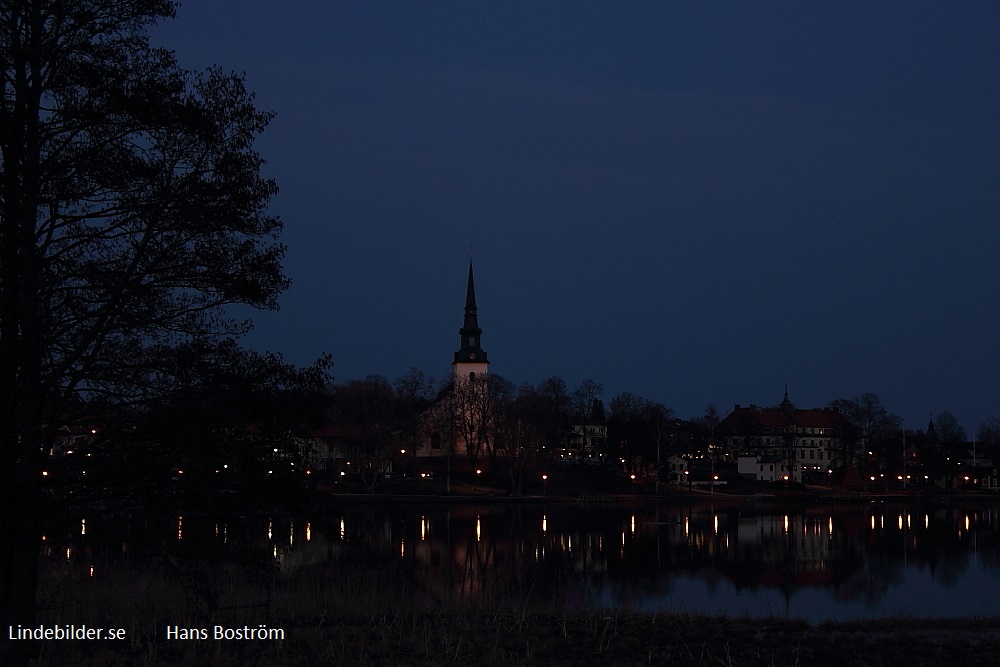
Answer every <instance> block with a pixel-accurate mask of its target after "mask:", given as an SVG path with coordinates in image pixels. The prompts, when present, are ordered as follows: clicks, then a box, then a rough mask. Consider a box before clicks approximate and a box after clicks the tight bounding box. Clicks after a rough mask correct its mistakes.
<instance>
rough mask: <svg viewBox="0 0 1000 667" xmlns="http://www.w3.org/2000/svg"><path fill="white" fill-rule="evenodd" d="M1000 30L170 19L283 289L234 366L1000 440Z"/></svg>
mask: <svg viewBox="0 0 1000 667" xmlns="http://www.w3.org/2000/svg"><path fill="white" fill-rule="evenodd" d="M998 35H1000V4H998V3H996V2H975V1H969V2H960V3H956V2H934V3H925V2H906V3H860V2H857V3H844V2H828V3H744V2H739V3H726V2H711V3H706V2H686V3H673V2H642V1H638V0H637V1H634V2H627V3H619V2H606V1H601V2H587V1H577V2H505V3H469V2H458V1H456V2H412V3H411V2H382V1H365V2H328V1H327V0H313V1H307V0H291V1H289V2H283V3H276V2H273V0H238V1H237V0H187V2H184V3H183V4H182V6H181V7H180V10H179V12H178V18H177V19H176V20H175V21H171V22H168V23H165V24H163V25H161V26H159V27H157V28H156V29H155V31H154V41H155V42H157V43H159V44H162V45H164V46H167V47H169V48H172V49H175V50H176V52H177V55H178V58H179V60H180V63H181V64H182V65H183V66H185V67H190V68H202V67H205V66H208V65H212V64H216V65H219V66H221V67H223V68H224V69H227V70H235V71H240V72H245V73H246V79H247V83H248V87H249V88H250V89H251V90H253V91H255V92H256V99H257V102H258V106H259V108H261V109H266V110H273V111H275V112H277V118H276V119H275V120H274V122H273V123H272V124H271V126H270V127H269V128H268V130H267V131H266V132H265V134H264V135H263V136H262V137H261V139H260V141H259V142H258V150H259V152H260V153H261V155H262V156H263V157H264V158H265V159H266V160H267V166H266V174H267V175H268V176H271V177H273V178H275V179H277V181H278V185H279V186H280V188H281V194H280V195H279V196H278V197H277V198H276V199H275V200H274V202H273V205H272V211H273V212H274V213H275V214H277V215H279V216H280V217H281V218H282V219H283V221H284V223H285V233H284V236H283V241H284V243H286V244H287V245H288V252H287V255H286V262H285V267H286V272H287V273H288V275H289V276H290V277H291V278H292V280H293V286H292V288H291V289H290V290H289V291H288V292H287V293H286V294H285V295H284V297H283V299H282V307H281V310H280V312H277V313H264V314H258V315H255V316H254V319H255V321H256V325H257V326H256V331H255V332H254V333H253V334H252V335H251V336H249V337H248V338H247V339H246V342H247V344H248V345H250V346H251V347H255V348H259V349H268V350H272V351H276V352H281V353H282V354H284V355H285V357H286V359H288V360H289V361H292V362H295V363H298V364H307V363H310V362H311V361H312V360H313V359H315V358H316V357H317V356H318V355H320V354H321V353H323V352H329V353H331V354H332V355H333V357H334V362H335V367H334V375H335V378H336V380H337V381H338V382H339V381H346V380H350V379H353V378H358V377H363V376H365V375H367V374H369V373H379V374H382V375H385V376H387V377H388V378H389V379H390V380H391V379H394V378H396V377H397V376H399V375H401V374H402V373H404V372H405V371H406V370H407V369H408V368H409V367H411V366H416V367H418V368H421V369H423V370H425V371H426V372H428V373H430V374H433V375H435V376H441V375H443V374H445V373H447V372H449V371H450V363H451V359H452V354H453V353H454V351H455V350H456V349H458V345H459V337H458V329H459V327H460V326H461V325H462V315H463V311H462V307H463V304H464V298H465V279H466V272H467V267H468V261H469V247H470V246H473V247H474V252H475V255H474V262H475V271H476V288H477V298H478V305H479V321H480V325H481V326H482V327H483V329H484V334H483V347H484V349H486V350H487V352H488V353H489V355H490V360H491V361H492V365H491V372H493V373H499V374H500V375H503V376H504V377H507V378H508V379H510V380H513V381H515V382H516V383H520V382H522V381H530V382H538V381H539V380H542V379H544V378H546V377H549V376H552V375H558V376H561V377H563V378H564V379H565V380H566V381H567V382H568V384H569V385H570V387H571V388H572V387H573V386H575V385H576V384H577V383H578V382H579V381H580V380H582V379H584V378H593V379H595V380H597V381H599V382H602V383H603V384H604V386H605V393H604V399H605V401H608V400H610V398H611V397H612V396H613V395H614V394H615V393H617V392H619V391H631V392H634V393H637V394H640V395H643V396H645V397H647V398H650V399H653V400H657V401H661V402H663V403H664V404H665V405H667V406H668V407H671V408H673V409H674V410H675V411H676V413H677V414H678V416H681V417H693V416H697V415H700V414H701V413H702V412H703V411H704V408H705V406H706V405H707V404H708V403H715V404H716V405H717V406H718V407H719V409H720V410H721V411H722V412H723V414H725V413H727V412H728V411H729V410H730V409H732V406H733V404H734V403H742V404H749V403H757V404H766V405H771V404H776V403H778V402H779V401H780V400H781V398H782V392H783V389H784V385H785V382H786V381H787V383H788V388H789V393H790V396H791V399H792V401H793V402H794V403H795V404H796V405H798V406H799V407H818V406H822V405H826V404H827V403H828V402H829V401H831V400H833V399H836V398H847V397H852V396H856V395H858V394H861V393H863V392H866V391H873V392H875V393H877V394H878V395H879V396H880V397H881V399H882V401H883V403H884V404H885V405H886V407H887V408H888V409H889V410H890V411H891V412H894V413H897V414H900V415H902V416H903V417H904V418H905V420H906V423H907V425H908V426H911V427H923V426H925V425H926V423H927V420H928V417H929V416H930V415H931V414H937V413H938V412H940V411H942V410H949V411H951V412H953V413H954V414H955V415H956V416H957V417H958V419H959V421H960V422H961V423H962V425H964V426H965V427H966V428H967V429H968V430H969V432H970V433H969V435H970V437H971V435H972V431H973V429H974V428H975V426H976V425H977V424H979V423H980V422H982V421H983V420H985V419H987V418H989V417H990V416H995V417H1000V392H998V390H997V386H998V385H997V380H998V378H1000V354H998V350H997V332H998V330H1000V310H998V307H997V295H998V288H1000V269H998V266H997V250H998V247H1000V231H998V224H997V223H998V221H1000V198H998V192H1000V39H998Z"/></svg>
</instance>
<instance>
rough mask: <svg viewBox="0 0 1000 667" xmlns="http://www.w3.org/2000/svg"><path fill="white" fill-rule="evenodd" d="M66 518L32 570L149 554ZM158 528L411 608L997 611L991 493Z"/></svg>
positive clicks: (268, 519) (443, 509)
mask: <svg viewBox="0 0 1000 667" xmlns="http://www.w3.org/2000/svg"><path fill="white" fill-rule="evenodd" d="M914 519H915V520H914ZM76 525H77V526H78V527H79V528H78V529H77V530H76V531H69V532H67V533H66V538H65V539H63V540H59V539H58V538H57V537H56V536H54V535H47V536H46V537H45V541H44V542H43V545H42V551H41V554H42V557H43V573H44V572H45V568H48V571H49V572H50V573H51V572H54V571H56V570H57V569H58V570H60V571H65V570H67V569H68V570H75V571H77V572H80V573H82V574H84V576H89V577H93V578H94V579H95V580H100V579H101V578H102V577H108V578H109V579H110V578H112V577H114V574H115V570H116V568H118V569H121V568H125V567H130V568H136V567H142V566H143V560H142V555H141V554H142V553H147V554H152V553H153V552H152V550H151V549H150V548H145V549H140V550H138V551H136V550H135V549H133V548H132V547H131V546H130V545H131V544H132V543H133V542H135V541H140V542H145V541H149V542H155V541H156V537H155V535H145V534H144V533H143V528H140V526H139V522H137V521H136V520H135V518H134V517H128V518H125V517H117V518H116V519H114V520H109V519H106V518H97V517H94V518H91V517H85V518H80V519H78V523H77V524H76ZM123 525H127V529H123V528H122V526H123ZM142 526H143V527H144V529H146V530H148V531H150V532H151V533H156V531H157V528H156V526H155V524H154V525H152V526H150V525H149V524H142ZM163 528H164V530H163V532H162V537H163V539H164V540H166V541H167V542H169V541H171V540H172V541H173V543H174V544H179V543H183V545H184V546H183V548H184V549H186V550H189V551H187V552H186V553H187V554H188V555H189V556H192V557H194V558H199V557H202V556H199V555H198V554H201V553H203V552H202V551H199V549H203V550H204V554H208V553H212V554H213V558H217V557H218V554H219V550H220V549H223V550H230V551H229V552H228V553H232V554H237V553H239V550H241V549H243V550H246V549H249V548H254V549H258V550H262V551H263V552H264V553H266V554H267V555H268V556H266V557H270V558H272V559H273V562H274V563H275V564H277V565H278V566H279V567H280V570H279V572H280V574H279V575H278V576H279V577H282V578H286V579H293V578H294V577H296V576H298V574H299V573H303V572H310V571H313V572H315V571H317V570H319V571H323V568H331V567H336V566H337V565H338V564H339V563H341V562H343V561H345V560H349V561H350V562H352V563H367V564H369V566H371V567H382V566H384V565H385V564H386V563H394V564H395V565H396V566H398V567H400V568H402V569H403V570H404V571H405V572H407V573H408V578H409V580H411V581H415V582H418V590H417V591H416V596H418V597H419V598H420V599H421V600H424V601H425V602H424V604H433V603H435V602H445V601H464V602H473V603H475V602H477V601H488V600H497V599H504V598H505V597H507V596H510V597H516V596H519V595H527V594H530V595H531V596H532V598H533V600H535V601H544V602H546V603H549V604H552V605H556V606H559V607H563V608H570V609H587V608H608V607H624V608H631V609H640V610H648V611H653V610H657V611H684V612H706V613H720V612H721V613H725V614H729V615H732V616H743V615H749V616H770V615H775V616H782V617H789V618H802V619H806V620H809V621H813V622H820V621H823V620H827V619H834V620H847V619H862V618H878V617H885V616H897V615H906V616H933V617H942V616H969V615H974V616H994V615H1000V595H996V592H998V591H1000V539H998V538H1000V526H998V512H997V510H996V509H995V508H994V506H993V505H982V506H968V507H964V506H963V507H950V506H941V507H934V508H924V507H919V508H918V507H911V506H904V505H881V504H880V505H847V506H844V505H828V506H820V505H814V506H808V507H789V506H784V507H780V508H771V507H767V506H753V505H731V506H713V505H683V506H680V505H674V506H670V505H660V506H655V505H648V506H647V505H638V506H633V507H615V506H605V505H602V506H582V505H576V504H572V503H548V504H545V505H541V504H539V505H502V504H496V505H482V506H451V505H430V504H429V505H425V506H415V505H413V504H408V505H405V506H403V505H401V506H385V505H384V506H379V507H377V508H360V507H359V508H350V509H345V510H344V511H343V512H342V513H340V514H335V515H327V516H321V515H316V516H309V517H304V516H301V517H277V516H258V517H226V518H223V517H199V516H196V515H194V514H192V513H185V514H184V515H183V516H181V515H178V514H174V515H172V521H171V520H167V521H165V522H164V523H163ZM122 530H124V532H125V536H124V537H123V536H122V535H121V534H120V533H121V531H122ZM118 545H120V548H119V547H118ZM112 546H114V547H115V548H112ZM133 552H136V553H133ZM204 557H206V558H207V556H204ZM154 560H155V558H154V556H152V555H150V556H149V561H150V563H152V562H154ZM426 601H431V602H426Z"/></svg>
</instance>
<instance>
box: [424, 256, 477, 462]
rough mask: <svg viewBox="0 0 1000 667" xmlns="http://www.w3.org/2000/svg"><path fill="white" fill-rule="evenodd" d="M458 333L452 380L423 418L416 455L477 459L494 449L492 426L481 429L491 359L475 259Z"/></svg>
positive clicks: (452, 366) (470, 267)
mask: <svg viewBox="0 0 1000 667" xmlns="http://www.w3.org/2000/svg"><path fill="white" fill-rule="evenodd" d="M458 335H459V348H458V351H457V352H455V357H454V360H453V361H452V363H451V368H452V381H451V383H450V384H449V385H448V386H447V387H446V388H445V389H444V390H443V391H442V392H441V393H440V394H439V395H438V398H437V400H436V401H435V402H434V405H432V406H431V407H430V408H429V409H428V410H427V412H425V413H424V415H423V417H422V419H421V421H422V428H421V430H422V437H421V438H420V439H419V444H418V446H417V450H416V456H422V457H428V456H449V455H452V456H467V457H468V458H469V459H470V461H474V460H476V459H477V458H479V457H480V456H482V455H483V454H485V453H486V452H487V451H488V450H489V448H490V444H491V443H489V442H487V440H486V439H487V438H488V437H489V436H488V429H484V428H481V426H482V424H483V422H484V420H485V419H486V418H487V414H488V411H489V401H488V398H489V397H488V392H487V384H486V382H487V377H488V373H489V366H490V362H489V359H488V357H487V355H486V351H485V350H484V349H483V346H482V335H483V330H482V329H481V328H480V327H479V314H478V307H477V306H476V283H475V278H474V275H473V270H472V262H469V279H468V283H467V285H466V290H465V319H464V321H463V323H462V328H461V329H459V330H458Z"/></svg>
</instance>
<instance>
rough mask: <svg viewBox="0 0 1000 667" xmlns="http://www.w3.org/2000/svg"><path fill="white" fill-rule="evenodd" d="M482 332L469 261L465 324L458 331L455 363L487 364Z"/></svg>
mask: <svg viewBox="0 0 1000 667" xmlns="http://www.w3.org/2000/svg"><path fill="white" fill-rule="evenodd" d="M482 333H483V330H482V329H480V328H479V317H478V311H477V308H476V282H475V279H474V277H473V274H472V261H471V260H470V261H469V283H468V286H467V287H466V288H465V322H464V324H463V325H462V328H461V329H459V330H458V334H459V336H460V337H461V341H462V346H461V348H459V350H458V352H456V353H455V363H456V364H458V363H475V364H485V363H489V362H488V361H487V360H486V352H485V351H484V350H483V348H482V346H481V341H480V336H481V335H482Z"/></svg>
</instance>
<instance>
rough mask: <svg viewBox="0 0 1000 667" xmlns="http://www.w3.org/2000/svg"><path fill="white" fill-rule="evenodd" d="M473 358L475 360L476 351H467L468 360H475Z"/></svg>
mask: <svg viewBox="0 0 1000 667" xmlns="http://www.w3.org/2000/svg"><path fill="white" fill-rule="evenodd" d="M475 360H476V353H475V352H469V361H475Z"/></svg>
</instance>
